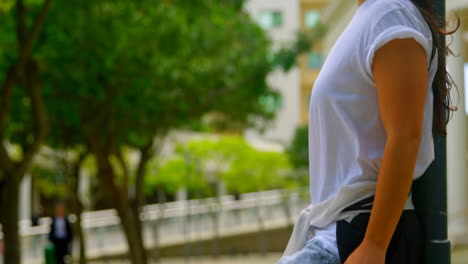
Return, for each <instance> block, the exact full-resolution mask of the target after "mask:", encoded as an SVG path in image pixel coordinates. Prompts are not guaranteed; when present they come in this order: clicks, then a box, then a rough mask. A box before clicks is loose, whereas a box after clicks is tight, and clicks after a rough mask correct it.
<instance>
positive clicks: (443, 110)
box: [411, 0, 460, 135]
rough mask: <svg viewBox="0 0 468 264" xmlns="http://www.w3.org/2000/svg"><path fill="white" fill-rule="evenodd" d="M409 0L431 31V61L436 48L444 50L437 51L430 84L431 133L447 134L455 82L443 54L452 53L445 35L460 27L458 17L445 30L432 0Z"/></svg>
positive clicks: (444, 23)
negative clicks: (455, 22)
mask: <svg viewBox="0 0 468 264" xmlns="http://www.w3.org/2000/svg"><path fill="white" fill-rule="evenodd" d="M411 2H412V3H413V4H414V5H415V6H416V7H417V8H418V9H419V11H420V12H421V14H422V15H423V17H424V19H425V20H426V22H427V24H428V25H429V27H430V29H431V32H432V39H433V47H434V48H433V50H432V55H431V61H432V59H433V58H434V56H435V53H436V49H437V50H438V51H441V50H444V48H446V49H445V52H438V58H437V63H438V67H437V72H436V75H435V77H434V82H433V84H432V91H433V93H434V118H433V133H434V134H436V135H446V134H447V123H448V121H449V119H450V116H451V112H452V111H456V110H457V108H456V107H454V106H452V102H451V98H450V89H452V87H455V88H456V84H455V83H454V81H453V80H452V77H451V76H450V74H449V73H448V72H447V70H446V68H445V56H447V55H448V54H449V53H450V54H452V55H454V54H453V53H452V51H451V50H450V49H449V48H448V47H445V36H446V35H451V34H453V33H455V31H457V30H458V28H459V27H460V18H459V17H456V18H457V26H456V27H455V29H453V30H446V29H445V27H446V26H447V24H446V22H445V20H444V19H442V18H441V17H440V16H438V15H437V14H436V12H435V10H434V4H433V0H411Z"/></svg>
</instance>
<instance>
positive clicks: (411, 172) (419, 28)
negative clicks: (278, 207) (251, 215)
mask: <svg viewBox="0 0 468 264" xmlns="http://www.w3.org/2000/svg"><path fill="white" fill-rule="evenodd" d="M358 4H359V7H358V9H357V11H356V13H355V14H354V16H353V18H352V20H351V22H350V23H349V25H348V26H347V28H346V29H345V31H344V32H343V33H342V35H341V36H340V37H339V39H338V40H337V42H336V43H335V45H334V47H333V49H332V50H331V51H330V53H329V55H328V58H327V60H326V62H325V64H324V65H323V68H322V70H321V72H320V75H319V77H318V78H317V80H316V82H315V85H314V88H313V92H312V96H311V102H310V113H309V115H310V117H309V153H310V154H309V155H310V162H309V167H310V191H311V196H312V205H311V206H309V207H308V208H307V209H305V210H303V211H302V212H301V215H300V216H299V219H298V222H297V223H296V226H295V228H294V231H293V234H292V236H291V239H290V241H289V243H288V247H287V249H286V251H285V254H284V256H283V257H282V258H281V259H280V261H279V263H280V264H293V263H310V264H335V263H345V264H367V263H369V264H383V263H398V264H405V263H421V258H422V243H423V240H422V233H421V227H420V224H419V221H418V219H417V217H416V215H415V213H414V205H413V203H412V199H411V193H410V189H411V184H412V181H413V180H415V179H417V178H419V177H420V176H421V175H422V174H423V173H424V171H425V170H426V169H427V167H428V166H429V164H430V163H431V162H432V161H433V159H434V146H433V133H439V134H444V133H445V126H446V124H447V122H448V114H449V112H450V110H452V109H451V107H450V98H449V94H448V90H449V88H450V87H451V86H452V84H451V82H450V81H449V80H450V78H449V76H448V74H447V72H446V70H445V67H443V65H442V64H441V63H442V61H443V57H444V56H445V54H443V53H442V52H438V50H439V49H440V48H442V47H443V46H442V45H444V43H443V42H442V38H441V37H440V36H441V34H450V33H453V32H448V33H446V32H442V29H439V26H440V23H438V20H437V18H436V16H435V14H434V11H433V9H432V0H358ZM433 84H434V88H432V87H433Z"/></svg>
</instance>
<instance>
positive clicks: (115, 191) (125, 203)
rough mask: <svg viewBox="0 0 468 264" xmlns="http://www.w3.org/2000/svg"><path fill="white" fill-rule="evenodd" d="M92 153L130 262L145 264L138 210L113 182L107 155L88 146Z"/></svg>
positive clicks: (95, 146) (113, 173)
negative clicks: (114, 211)
mask: <svg viewBox="0 0 468 264" xmlns="http://www.w3.org/2000/svg"><path fill="white" fill-rule="evenodd" d="M90 147H91V150H92V152H93V153H94V156H95V158H96V161H97V165H98V170H99V173H98V177H99V180H100V182H101V185H102V186H105V188H107V194H108V197H107V198H108V199H111V200H112V201H113V202H114V203H115V204H116V207H115V209H116V210H117V214H118V215H119V218H120V222H121V226H122V229H123V231H124V234H125V238H126V240H127V245H128V255H129V259H130V262H131V263H133V264H146V263H147V259H146V250H145V247H144V245H143V238H142V230H141V222H140V221H141V220H140V217H139V214H138V213H137V212H138V211H139V210H135V209H132V208H131V207H130V202H129V200H128V196H127V195H126V194H127V193H126V192H127V189H125V190H122V188H119V186H117V185H116V184H115V182H114V179H115V178H116V177H115V176H116V175H115V171H114V169H113V168H112V165H111V164H110V162H109V157H108V155H106V154H104V152H102V150H100V149H99V148H98V145H97V144H92V143H91V145H90Z"/></svg>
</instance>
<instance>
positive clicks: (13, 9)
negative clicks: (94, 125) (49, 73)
mask: <svg viewBox="0 0 468 264" xmlns="http://www.w3.org/2000/svg"><path fill="white" fill-rule="evenodd" d="M51 2H52V1H51V0H44V1H30V5H29V6H28V7H26V4H25V1H23V0H17V1H5V2H2V3H1V5H0V14H1V19H2V27H0V36H1V37H0V43H1V44H0V46H1V48H0V97H1V98H0V141H1V142H2V144H0V195H1V197H0V210H1V212H2V214H1V217H0V222H1V223H2V225H3V234H4V241H5V254H4V262H5V263H12V264H19V263H20V262H21V250H20V248H21V247H20V242H19V235H18V220H19V219H18V206H19V204H18V203H19V185H20V182H21V180H22V179H23V177H24V175H25V173H26V172H27V171H28V169H29V167H30V166H31V163H32V161H33V159H34V157H35V155H36V154H37V152H38V151H39V149H40V147H41V145H42V144H43V142H44V139H45V137H46V134H47V131H48V129H47V127H48V126H47V113H46V110H45V107H44V102H43V98H42V87H41V82H40V78H39V73H40V70H41V69H40V65H39V64H38V62H37V59H36V58H35V56H33V47H34V46H35V44H36V40H37V38H38V37H39V34H40V32H41V30H42V28H43V24H44V21H45V18H46V16H47V13H48V11H49V9H50V6H51ZM5 142H9V143H12V144H15V145H16V146H17V148H16V149H13V148H7V146H6V144H5ZM16 150H17V151H16Z"/></svg>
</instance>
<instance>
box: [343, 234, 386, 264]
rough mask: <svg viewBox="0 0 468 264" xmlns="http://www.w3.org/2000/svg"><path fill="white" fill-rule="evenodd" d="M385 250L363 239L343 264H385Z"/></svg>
mask: <svg viewBox="0 0 468 264" xmlns="http://www.w3.org/2000/svg"><path fill="white" fill-rule="evenodd" d="M385 254H386V250H385V249H382V248H381V247H379V246H377V245H376V244H375V243H372V241H368V240H366V239H364V241H362V243H361V245H359V247H357V248H356V250H354V252H353V253H352V254H351V255H349V257H348V259H347V260H346V262H345V263H344V264H385Z"/></svg>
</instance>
